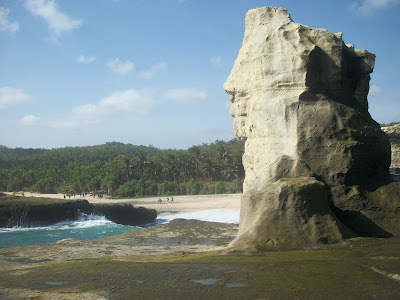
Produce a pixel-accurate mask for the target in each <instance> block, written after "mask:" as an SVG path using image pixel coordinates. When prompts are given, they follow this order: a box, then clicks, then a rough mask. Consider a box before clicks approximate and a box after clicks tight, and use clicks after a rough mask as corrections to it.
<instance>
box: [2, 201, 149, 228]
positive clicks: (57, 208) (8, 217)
mask: <svg viewBox="0 0 400 300" xmlns="http://www.w3.org/2000/svg"><path fill="white" fill-rule="evenodd" d="M92 213H93V214H96V215H100V216H105V217H106V218H107V219H108V220H110V221H113V222H115V223H118V224H122V225H132V226H135V225H141V224H146V223H150V222H153V221H154V220H155V219H156V218H157V212H156V210H155V209H147V208H144V207H134V206H133V205H130V204H90V203H89V202H88V201H87V200H78V201H70V202H64V203H52V204H48V205H29V204H28V203H24V204H18V203H16V204H7V205H5V204H2V203H0V228H1V227H13V226H21V227H34V226H45V225H51V224H55V223H57V222H61V221H65V220H77V219H78V218H79V217H81V216H82V214H92Z"/></svg>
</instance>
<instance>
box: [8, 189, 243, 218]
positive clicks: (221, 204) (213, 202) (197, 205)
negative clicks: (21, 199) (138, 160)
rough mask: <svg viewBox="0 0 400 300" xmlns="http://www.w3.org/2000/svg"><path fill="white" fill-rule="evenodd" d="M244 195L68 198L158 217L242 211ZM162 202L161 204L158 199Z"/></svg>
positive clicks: (57, 196) (34, 194) (59, 195)
mask: <svg viewBox="0 0 400 300" xmlns="http://www.w3.org/2000/svg"><path fill="white" fill-rule="evenodd" d="M4 193H5V194H7V195H12V193H11V192H4ZM24 195H25V197H27V198H29V197H44V198H52V199H64V194H40V193H31V192H25V193H24ZM241 196H242V194H213V195H179V196H172V197H173V199H174V201H173V202H171V201H167V198H169V199H171V198H172V197H171V196H169V197H167V196H164V197H159V196H154V197H143V198H124V199H111V198H108V197H105V198H93V197H92V196H90V195H88V196H87V197H81V196H80V195H76V196H71V197H67V198H66V199H70V200H83V199H85V200H87V201H89V203H91V204H110V203H114V204H116V203H127V204H132V205H134V206H137V207H145V208H149V209H155V210H156V211H157V214H158V216H166V215H174V214H182V213H189V212H195V211H204V210H214V209H229V210H240V199H241ZM160 198H161V200H162V202H161V203H159V202H158V199H160Z"/></svg>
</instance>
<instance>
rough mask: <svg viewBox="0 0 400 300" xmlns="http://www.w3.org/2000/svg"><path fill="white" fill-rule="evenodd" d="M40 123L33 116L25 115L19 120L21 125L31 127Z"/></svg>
mask: <svg viewBox="0 0 400 300" xmlns="http://www.w3.org/2000/svg"><path fill="white" fill-rule="evenodd" d="M39 121H40V118H39V117H37V116H35V115H26V116H24V117H22V118H21V120H20V122H21V124H22V125H26V126H32V125H35V124H36V123H37V122H39Z"/></svg>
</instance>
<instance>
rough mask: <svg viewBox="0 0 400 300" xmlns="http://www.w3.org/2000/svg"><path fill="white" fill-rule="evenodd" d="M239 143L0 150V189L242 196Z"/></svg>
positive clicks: (241, 141) (241, 143) (241, 146)
mask: <svg viewBox="0 0 400 300" xmlns="http://www.w3.org/2000/svg"><path fill="white" fill-rule="evenodd" d="M244 142H245V141H244V139H239V138H235V139H233V140H231V141H228V142H225V141H215V142H214V143H211V144H203V145H199V146H193V147H190V148H189V149H187V150H177V149H167V150H165V149H158V148H155V147H153V146H136V145H132V144H123V143H117V142H110V143H106V144H104V145H98V146H86V147H66V148H58V149H24V148H15V149H12V148H8V147H5V146H0V190H1V191H8V192H16V191H30V192H39V193H64V194H81V193H94V194H107V195H110V196H113V197H140V196H156V195H188V194H190V195H196V194H221V193H239V192H242V183H243V179H244V170H243V165H242V155H243V152H244Z"/></svg>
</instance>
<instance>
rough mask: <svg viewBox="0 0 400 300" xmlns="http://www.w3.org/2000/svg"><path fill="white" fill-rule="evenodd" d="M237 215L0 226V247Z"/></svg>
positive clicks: (219, 212)
mask: <svg viewBox="0 0 400 300" xmlns="http://www.w3.org/2000/svg"><path fill="white" fill-rule="evenodd" d="M239 214H240V213H239V211H237V210H226V209H213V210H204V211H196V212H191V213H182V214H174V215H169V216H162V217H159V218H157V219H156V220H155V221H154V222H153V223H150V224H146V225H143V226H141V227H136V226H126V225H120V224H116V223H114V222H111V221H110V220H107V219H106V218H105V217H104V216H96V215H85V216H82V217H81V218H79V219H78V220H76V221H64V222H60V223H57V224H54V225H51V226H46V227H31V228H21V227H14V228H0V248H9V247H16V246H27V245H37V244H43V243H55V242H57V241H59V240H62V239H66V238H74V239H78V240H93V239H100V238H104V237H108V236H112V235H118V234H122V233H124V232H126V231H129V230H139V229H141V228H143V227H148V226H157V225H160V224H163V223H166V222H169V221H171V220H174V219H177V218H182V219H195V220H200V221H208V222H220V223H234V224H238V223H239Z"/></svg>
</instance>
